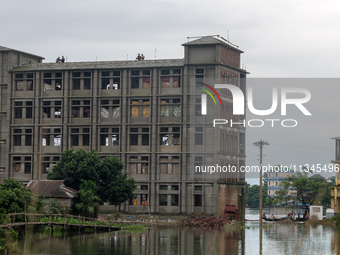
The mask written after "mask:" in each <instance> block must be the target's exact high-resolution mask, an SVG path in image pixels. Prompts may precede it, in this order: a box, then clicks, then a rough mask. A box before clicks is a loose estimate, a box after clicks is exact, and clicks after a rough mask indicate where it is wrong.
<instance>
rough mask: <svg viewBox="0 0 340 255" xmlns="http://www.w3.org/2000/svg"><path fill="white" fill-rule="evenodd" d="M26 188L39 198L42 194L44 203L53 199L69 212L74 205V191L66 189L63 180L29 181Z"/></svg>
mask: <svg viewBox="0 0 340 255" xmlns="http://www.w3.org/2000/svg"><path fill="white" fill-rule="evenodd" d="M27 188H29V189H31V190H32V193H33V194H34V195H37V196H40V195H41V194H42V195H43V196H44V197H45V199H44V202H48V201H49V200H50V199H51V198H55V199H57V200H58V201H59V202H60V203H61V204H62V205H64V206H65V207H66V208H68V210H71V209H72V207H73V205H74V198H75V195H74V193H75V192H76V190H74V189H72V188H70V187H66V186H65V184H64V180H40V181H30V182H29V183H28V184H27Z"/></svg>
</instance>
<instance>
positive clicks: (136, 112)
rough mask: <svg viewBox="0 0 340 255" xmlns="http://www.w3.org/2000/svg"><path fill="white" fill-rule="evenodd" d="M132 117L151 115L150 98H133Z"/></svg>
mask: <svg viewBox="0 0 340 255" xmlns="http://www.w3.org/2000/svg"><path fill="white" fill-rule="evenodd" d="M130 106H131V117H150V100H149V99H139V100H137V99H133V100H131V104H130Z"/></svg>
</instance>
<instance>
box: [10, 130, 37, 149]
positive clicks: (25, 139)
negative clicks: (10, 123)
mask: <svg viewBox="0 0 340 255" xmlns="http://www.w3.org/2000/svg"><path fill="white" fill-rule="evenodd" d="M13 145H14V146H32V129H31V128H20V129H19V128H14V130H13Z"/></svg>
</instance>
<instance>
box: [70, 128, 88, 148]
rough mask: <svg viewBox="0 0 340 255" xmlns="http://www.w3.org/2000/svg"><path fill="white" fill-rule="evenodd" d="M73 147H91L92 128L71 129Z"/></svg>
mask: <svg viewBox="0 0 340 255" xmlns="http://www.w3.org/2000/svg"><path fill="white" fill-rule="evenodd" d="M70 139H71V146H89V145H90V128H71V137H70Z"/></svg>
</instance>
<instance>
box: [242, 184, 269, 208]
mask: <svg viewBox="0 0 340 255" xmlns="http://www.w3.org/2000/svg"><path fill="white" fill-rule="evenodd" d="M259 194H260V185H256V184H255V185H252V186H251V185H250V184H249V183H247V184H246V204H247V205H248V206H249V207H252V208H256V207H259V206H260V196H259ZM267 197H268V195H267V184H266V183H265V184H264V185H263V186H262V205H264V203H265V201H266V199H267Z"/></svg>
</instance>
